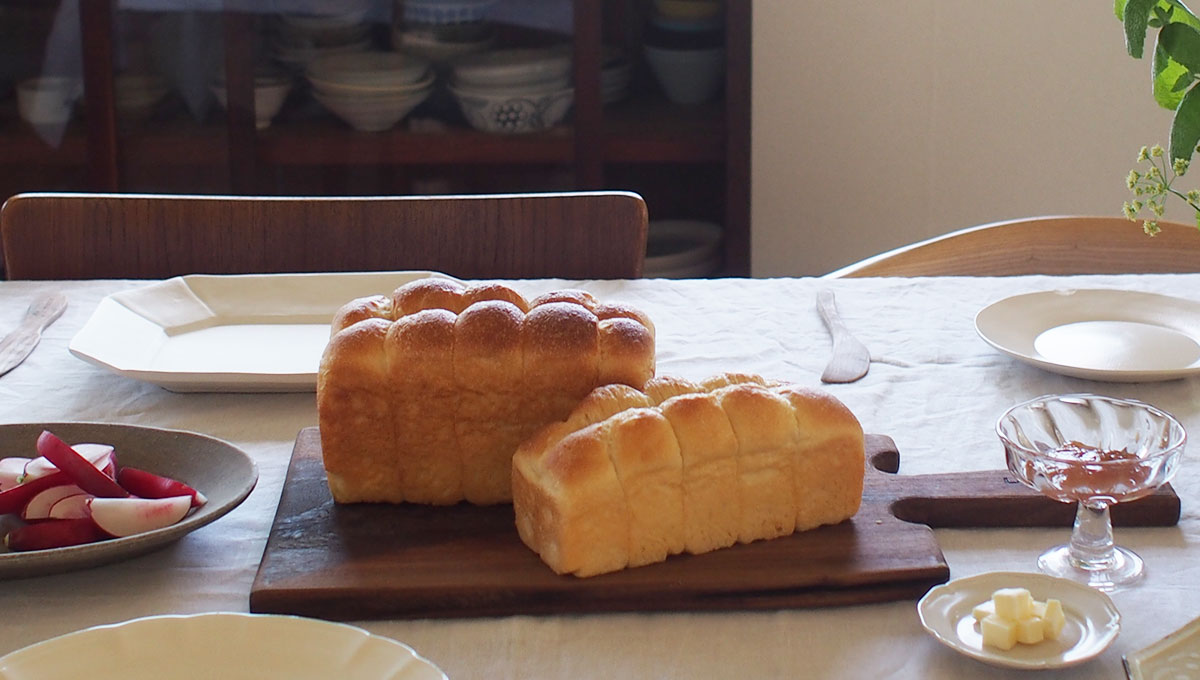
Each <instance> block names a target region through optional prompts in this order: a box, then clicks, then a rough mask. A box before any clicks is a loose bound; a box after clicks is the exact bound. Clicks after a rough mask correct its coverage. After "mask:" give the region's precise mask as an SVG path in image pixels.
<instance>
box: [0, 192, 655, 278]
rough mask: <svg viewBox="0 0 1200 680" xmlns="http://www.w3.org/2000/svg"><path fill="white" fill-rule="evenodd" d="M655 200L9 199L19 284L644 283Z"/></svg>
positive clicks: (7, 245)
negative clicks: (232, 278) (301, 275)
mask: <svg viewBox="0 0 1200 680" xmlns="http://www.w3.org/2000/svg"><path fill="white" fill-rule="evenodd" d="M646 220H647V215H646V205H645V203H644V202H643V201H642V199H641V197H640V196H638V195H636V194H632V193H627V192H580V193H552V194H511V195H509V194H506V195H474V196H430V197H424V196H419V197H418V196H399V197H345V196H341V197H328V198H327V197H263V196H253V197H240V196H178V195H137V194H56V193H30V194H19V195H16V196H13V197H12V198H9V199H8V201H7V202H5V204H4V206H3V207H2V208H0V238H2V240H3V253H4V263H5V267H6V270H7V277H8V278H9V279H111V278H139V279H142V278H148V279H161V278H168V277H172V276H178V275H183V274H247V273H280V272H344V271H389V270H405V269H430V270H435V271H440V272H444V273H446V274H450V275H452V276H457V277H460V278H464V279H473V278H504V279H522V278H569V279H601V278H636V277H639V276H641V274H642V264H643V262H644V261H645V254H646V229H647V221H646Z"/></svg>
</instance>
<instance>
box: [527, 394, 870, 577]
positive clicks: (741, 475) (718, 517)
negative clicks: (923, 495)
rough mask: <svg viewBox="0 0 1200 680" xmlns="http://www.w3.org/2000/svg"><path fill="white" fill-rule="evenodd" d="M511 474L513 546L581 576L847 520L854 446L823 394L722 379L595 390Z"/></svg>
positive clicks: (859, 461) (853, 497)
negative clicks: (519, 543) (605, 539)
mask: <svg viewBox="0 0 1200 680" xmlns="http://www.w3.org/2000/svg"><path fill="white" fill-rule="evenodd" d="M602 451H603V452H607V456H608V461H609V465H608V466H606V465H605V459H604V457H603V456H602V455H601V453H600V452H602ZM578 457H583V458H578ZM512 463H513V486H514V489H515V490H516V491H515V492H514V500H513V508H514V511H515V514H516V523H517V530H518V532H519V534H520V536H521V539H522V540H523V541H524V542H525V543H526V544H527V545H528V546H529V547H530V548H532V549H533V550H534V551H535V552H537V553H538V554H539V555H540V556H541V557H542V559H543V561H545V562H546V564H548V565H549V566H550V567H551V568H552V569H553V570H554V571H555V572H557V573H560V574H566V573H571V574H575V575H577V576H591V575H595V574H600V573H605V572H608V571H614V570H617V569H622V568H625V567H633V566H639V565H643V564H650V563H653V562H658V561H662V560H664V559H666V558H667V557H668V556H670V555H674V554H677V553H681V552H684V551H687V552H689V553H693V554H697V553H703V552H708V551H710V550H716V549H718V548H724V547H728V546H731V545H733V544H734V543H737V542H742V543H748V542H751V541H756V540H762V539H770V538H776V537H779V536H784V535H787V534H790V533H792V532H794V531H800V530H806V529H811V528H813V527H816V526H820V525H822V524H833V523H837V522H841V521H843V520H845V519H848V518H850V517H852V516H853V515H854V514H855V513H856V512H858V508H859V505H860V503H861V501H862V479H863V466H864V446H863V433H862V427H861V425H860V424H859V422H858V420H857V419H856V418H855V417H854V415H853V414H852V413H851V412H850V410H849V409H847V408H846V407H845V405H844V404H842V403H841V402H840V401H838V400H837V399H836V398H834V397H833V396H831V395H829V394H828V393H825V392H822V391H819V390H811V389H804V388H799V387H796V386H792V385H785V384H779V383H776V382H773V381H768V380H764V379H763V378H761V377H759V376H754V375H745V374H724V375H720V376H713V377H712V378H709V379H707V380H704V381H701V382H700V383H693V382H690V381H686V380H680V379H675V378H654V379H652V380H650V381H649V382H648V383H647V384H646V386H645V391H644V392H639V391H637V390H632V389H629V388H613V387H607V388H601V389H598V390H595V391H593V392H592V393H591V394H589V395H588V396H587V397H586V398H585V399H583V400H582V401H581V402H580V404H579V406H578V407H577V408H576V409H575V410H574V411H573V412H572V413H571V414H570V416H568V417H567V419H566V420H565V421H564V422H561V423H555V424H553V425H549V426H547V427H546V428H544V429H542V430H541V431H539V432H538V433H537V434H536V435H535V436H533V437H531V438H530V439H528V440H526V441H525V442H523V443H522V444H521V446H520V447H519V448H518V450H517V453H516V454H515V455H514V456H513V461H512ZM614 479H615V480H616V482H617V485H618V487H617V489H616V490H614V489H613V488H612V483H613V480H614ZM585 499H586V500H585ZM600 499H608V502H609V503H616V504H617V505H616V506H613V507H600V505H599V504H600V503H601V500H600ZM597 513H603V515H602V516H603V518H604V519H599V515H598V514H597ZM604 522H616V523H617V525H616V526H605V525H603V523H604ZM602 536H609V537H616V538H612V541H615V542H612V543H600V540H601V537H602ZM623 541H627V543H624V542H623ZM621 555H624V559H623V561H622V560H621V559H620V556H621Z"/></svg>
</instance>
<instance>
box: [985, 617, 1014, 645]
mask: <svg viewBox="0 0 1200 680" xmlns="http://www.w3.org/2000/svg"><path fill="white" fill-rule="evenodd" d="M979 630H980V632H982V633H983V644H985V645H991V646H992V647H995V648H997V649H1003V650H1005V651H1008V650H1010V649H1012V648H1013V647H1015V646H1016V645H1017V623H1016V621H1013V620H1010V619H1006V618H1003V617H1001V616H1000V615H998V614H989V615H988V616H985V617H984V618H983V620H982V621H980V622H979Z"/></svg>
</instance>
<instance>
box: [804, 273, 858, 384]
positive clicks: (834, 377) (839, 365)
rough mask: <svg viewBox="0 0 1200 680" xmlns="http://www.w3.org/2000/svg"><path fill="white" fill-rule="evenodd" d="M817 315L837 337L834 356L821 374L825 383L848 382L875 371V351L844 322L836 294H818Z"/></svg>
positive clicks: (832, 334) (834, 339)
mask: <svg viewBox="0 0 1200 680" xmlns="http://www.w3.org/2000/svg"><path fill="white" fill-rule="evenodd" d="M817 312H819V313H820V314H821V320H822V321H824V322H825V326H826V327H828V328H829V334H830V335H831V336H833V356H832V357H830V358H829V363H828V364H827V365H826V366H825V372H824V373H822V374H821V382H823V383H848V382H854V381H855V380H858V379H859V378H861V377H863V376H864V375H866V374H867V371H868V370H869V369H870V368H871V352H870V351H869V350H868V349H867V348H866V346H865V345H863V344H862V342H860V341H859V340H858V338H856V337H854V335H853V334H851V333H850V330H849V329H848V328H846V324H844V323H842V317H841V315H840V314H838V310H837V305H836V304H835V303H834V300H833V291H830V290H819V291H817Z"/></svg>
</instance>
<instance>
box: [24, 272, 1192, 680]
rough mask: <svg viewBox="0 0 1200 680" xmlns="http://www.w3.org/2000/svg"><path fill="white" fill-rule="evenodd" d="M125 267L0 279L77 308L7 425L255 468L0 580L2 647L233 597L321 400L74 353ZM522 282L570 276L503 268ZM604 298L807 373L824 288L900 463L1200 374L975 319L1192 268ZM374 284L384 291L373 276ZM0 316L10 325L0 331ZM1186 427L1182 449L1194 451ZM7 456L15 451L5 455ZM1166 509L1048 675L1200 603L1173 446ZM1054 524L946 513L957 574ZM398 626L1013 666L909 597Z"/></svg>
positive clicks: (722, 367)
mask: <svg viewBox="0 0 1200 680" xmlns="http://www.w3.org/2000/svg"><path fill="white" fill-rule="evenodd" d="M137 285H144V282H135V281H93V282H74V283H58V282H22V281H14V282H0V329H8V328H11V327H12V326H15V325H16V323H17V321H18V320H19V318H20V316H21V315H22V314H23V312H24V310H25V308H26V306H27V305H28V304H29V302H30V300H31V299H32V298H33V297H34V296H35V295H36V294H37V293H40V292H43V291H49V290H63V291H65V292H66V294H67V295H68V297H69V299H70V306H69V308H68V310H67V312H66V313H65V315H64V316H63V318H62V319H61V320H59V321H58V322H57V323H55V324H54V325H53V326H51V327H50V328H49V329H48V330H47V331H46V333H45V336H44V339H43V340H42V343H41V345H40V346H39V347H38V348H37V349H36V350H35V351H34V353H33V355H32V356H31V357H30V358H29V359H28V360H27V361H26V362H25V363H24V364H22V365H21V366H19V367H18V368H16V369H15V370H13V371H12V372H11V373H9V374H8V375H6V376H3V377H0V422H3V423H18V422H46V421H56V420H78V421H106V422H118V423H130V424H139V425H151V426H158V427H168V428H178V429H185V430H193V431H196V432H202V433H205V434H209V435H213V436H216V437H220V438H222V439H225V440H228V441H230V442H232V443H234V444H236V445H238V446H240V447H242V448H243V449H244V450H245V451H247V452H248V453H249V454H250V455H251V456H252V457H253V458H254V459H255V461H256V462H257V464H258V466H259V471H260V480H259V483H258V486H257V488H256V489H255V490H254V492H253V493H252V494H251V495H250V497H249V499H247V501H246V502H245V503H244V504H243V505H241V506H240V507H239V508H237V509H236V510H234V511H233V512H232V513H230V514H229V515H227V516H226V517H224V518H222V519H220V520H218V521H217V522H215V523H213V524H211V525H209V526H207V527H204V528H202V529H200V530H199V531H196V532H194V533H192V534H190V535H188V536H187V537H185V538H184V539H183V540H181V541H179V542H178V543H176V544H174V545H172V546H170V547H167V548H165V549H163V550H161V551H158V552H156V553H153V554H150V555H147V556H144V557H140V558H137V559H132V560H129V561H126V562H121V563H117V564H113V565H109V566H105V567H101V568H96V569H90V570H86V571H79V572H74V573H67V574H60V575H51V576H44V577H37V578H29V579H20V580H10V581H5V582H0V655H2V654H5V653H8V652H10V651H12V650H15V649H18V648H21V647H24V646H26V645H29V644H32V643H34V642H38V641H41V640H45V639H47V638H50V637H54V636H57V635H61V634H64V633H68V632H71V631H75V630H78V629H82V628H85V627H89V626H93V625H97V624H104V623H113V622H118V621H123V620H127V619H132V618H136V617H141V616H147V615H153V614H165V613H195V612H207V611H246V610H247V607H248V596H249V592H250V586H251V583H252V581H253V579H254V575H255V571H256V569H257V567H258V562H259V559H260V558H261V556H262V552H263V547H264V545H265V541H266V537H267V533H268V531H269V529H270V526H271V521H272V519H273V517H274V514H275V508H276V504H277V502H278V500H279V495H280V490H281V488H282V485H283V480H284V474H285V472H286V470H287V465H288V460H289V457H290V455H291V450H292V444H293V441H294V439H295V436H296V434H297V432H299V430H300V429H301V428H304V427H306V426H310V425H315V424H316V422H317V416H316V408H315V403H314V402H315V400H314V396H313V395H312V394H311V393H302V394H176V393H171V392H168V391H166V390H163V389H161V388H159V387H156V386H153V385H148V384H143V383H140V382H137V381H134V380H131V379H128V378H124V377H120V376H117V375H114V374H112V373H109V372H107V371H105V370H103V369H100V368H97V367H95V366H92V365H90V364H88V363H85V362H83V361H81V360H79V359H77V358H75V357H73V356H71V355H70V353H69V352H68V351H67V345H68V342H69V341H70V339H71V337H72V336H73V335H74V333H75V332H76V331H78V330H79V328H80V327H81V326H82V325H83V324H84V322H85V321H86V320H87V318H88V317H89V315H90V314H91V313H92V310H93V309H94V308H95V306H96V304H97V303H98V302H99V301H100V300H101V298H103V297H104V296H105V295H108V294H111V293H114V292H116V291H119V290H124V289H127V288H130V287H133V286H137ZM514 285H515V286H516V287H517V288H519V289H521V290H522V291H523V292H526V293H527V294H532V293H537V292H541V291H543V290H546V289H549V288H552V287H557V286H561V285H563V284H562V282H554V281H530V282H515V283H514ZM578 285H579V286H580V287H583V288H586V289H587V290H590V291H592V292H593V293H595V294H596V295H597V296H598V297H600V298H602V299H604V300H619V301H623V302H627V303H630V304H633V305H636V306H638V307H640V308H642V309H643V310H645V311H646V312H647V313H648V314H649V315H650V316H651V318H652V319H653V320H654V322H655V324H656V326H657V332H658V335H657V342H658V361H659V364H658V372H659V374H670V375H680V376H683V377H688V378H702V377H705V376H707V375H710V374H713V373H716V372H721V371H745V372H756V373H761V374H763V375H767V376H769V377H772V378H777V379H783V380H789V381H794V382H796V383H800V384H803V385H819V380H818V377H819V375H820V373H821V370H822V368H823V365H824V362H825V360H826V359H827V357H828V354H829V349H830V341H829V337H828V334H827V333H826V331H825V328H824V326H823V325H822V323H821V321H820V319H819V317H818V316H817V312H816V310H815V306H814V297H815V292H816V290H817V289H818V288H819V287H821V286H829V287H832V288H833V289H834V290H835V292H836V293H837V296H838V303H839V306H840V308H841V310H842V313H843V315H844V316H845V318H846V322H847V324H848V325H849V327H850V328H851V329H852V330H853V331H854V332H855V333H856V334H857V335H858V336H859V337H860V338H861V339H862V340H863V341H864V342H865V343H866V344H867V346H868V347H870V348H871V349H872V352H873V355H874V357H875V359H876V360H875V362H874V363H873V364H872V366H871V371H870V373H869V374H868V375H867V376H866V377H865V378H864V379H863V380H861V381H859V382H857V383H853V384H849V385H832V386H828V387H826V389H828V390H829V391H830V392H832V393H833V394H834V395H836V396H837V397H839V398H840V399H842V400H843V401H844V402H845V403H846V404H847V405H848V406H849V407H850V408H851V409H852V410H853V411H854V412H855V414H857V416H858V417H859V419H860V420H861V421H862V423H863V426H864V429H865V430H866V431H868V432H877V433H883V434H888V435H891V436H892V437H893V438H894V439H895V440H896V442H897V444H898V446H899V448H900V451H901V456H902V468H901V473H902V474H919V473H933V472H953V471H967V470H983V469H998V468H1002V467H1003V466H1004V459H1003V451H1002V449H1001V447H1000V445H999V443H998V441H997V439H996V435H995V433H994V423H995V420H996V418H997V416H999V414H1000V413H1001V412H1002V411H1003V410H1004V409H1005V408H1007V407H1008V406H1010V405H1012V404H1014V403H1016V402H1018V401H1022V400H1024V399H1026V398H1030V397H1033V396H1037V395H1039V394H1045V393H1057V392H1098V393H1102V394H1108V395H1112V396H1120V397H1132V398H1137V399H1142V400H1145V401H1148V402H1150V403H1153V404H1155V405H1157V406H1159V407H1161V408H1164V409H1166V410H1168V411H1170V412H1171V413H1173V414H1175V415H1176V416H1177V417H1179V418H1180V419H1181V420H1182V421H1183V423H1184V425H1185V426H1186V427H1188V428H1189V430H1190V431H1192V432H1194V433H1200V378H1190V379H1184V380H1175V381H1169V382H1160V383H1146V384H1122V383H1108V382H1093V381H1087V380H1081V379H1075V378H1069V377H1064V376H1060V375H1056V374H1052V373H1047V372H1044V371H1041V370H1039V369H1037V368H1033V367H1030V366H1027V365H1025V364H1022V363H1019V362H1017V361H1014V360H1012V359H1010V358H1008V357H1006V356H1004V355H1002V354H1000V353H998V352H996V351H995V350H993V349H992V348H991V347H989V346H988V345H987V344H985V343H984V342H983V341H982V340H981V339H980V338H979V337H978V336H977V335H976V333H975V330H974V325H973V318H974V315H975V313H976V312H977V311H978V310H979V309H981V308H982V307H983V306H985V305H987V304H989V303H991V302H994V301H996V300H999V299H1001V298H1003V297H1006V296H1009V295H1012V294H1015V293H1021V292H1029V291H1036V290H1045V289H1054V288H1070V287H1074V288H1085V287H1087V288H1091V287H1101V288H1122V289H1129V290H1141V291H1148V292H1158V293H1165V294H1171V295H1176V296H1181V297H1187V298H1191V299H1197V300H1200V275H1150V276H1086V277H1058V278H1052V277H1017V278H1003V279H1001V278H979V279H972V278H945V279H858V280H841V281H822V280H818V279H769V280H752V279H728V280H712V281H706V280H696V281H662V280H639V281H600V282H580V283H579V284H578ZM381 292H386V291H381ZM0 334H2V333H0ZM1196 446H1197V445H1196V444H1195V443H1193V444H1192V448H1193V449H1195V448H1196ZM4 455H12V454H4ZM1175 488H1176V490H1177V492H1178V493H1179V495H1180V496H1181V497H1182V501H1183V516H1182V519H1181V521H1180V523H1179V525H1178V526H1177V527H1171V528H1143V529H1128V528H1126V529H1121V528H1118V529H1117V534H1116V538H1117V541H1118V542H1119V543H1121V544H1123V545H1128V546H1129V547H1131V548H1133V549H1135V550H1136V551H1138V552H1139V553H1140V554H1141V555H1142V556H1143V557H1144V558H1145V560H1146V564H1147V570H1148V574H1147V577H1146V579H1145V580H1144V581H1143V582H1142V583H1140V584H1139V585H1137V586H1136V587H1133V588H1130V589H1127V590H1122V591H1119V592H1117V593H1115V594H1114V595H1113V600H1114V601H1115V602H1116V604H1117V606H1118V608H1119V609H1120V611H1121V614H1122V617H1123V618H1122V630H1121V634H1120V636H1119V637H1118V638H1117V640H1116V642H1115V643H1114V644H1113V646H1112V647H1111V648H1109V650H1108V651H1106V652H1105V653H1104V654H1103V655H1102V656H1101V657H1100V658H1099V659H1097V660H1095V661H1093V662H1090V663H1087V664H1084V665H1083V666H1080V667H1077V668H1073V669H1069V670H1064V671H1058V672H1055V673H1054V677H1060V678H1122V677H1124V672H1123V670H1122V668H1121V655H1122V654H1124V653H1126V652H1129V651H1132V650H1136V649H1139V648H1141V647H1143V646H1145V645H1147V644H1149V643H1151V642H1153V641H1155V640H1157V639H1159V638H1160V637H1162V636H1163V635H1166V634H1167V633H1169V632H1171V631H1173V630H1175V629H1177V628H1179V627H1180V626H1182V625H1183V624H1184V623H1186V622H1187V621H1189V620H1190V619H1192V618H1194V617H1196V616H1198V615H1200V587H1198V586H1197V584H1200V560H1198V558H1200V546H1198V544H1200V516H1198V514H1197V508H1198V507H1200V462H1198V461H1197V451H1195V450H1193V451H1191V452H1189V453H1188V454H1185V459H1184V463H1183V465H1182V468H1181V471H1180V473H1179V475H1178V477H1177V479H1176V481H1175ZM1068 531H1069V530H1068V529H1066V528H1062V529H998V530H984V529H972V530H938V531H937V532H936V535H937V538H938V540H939V542H940V544H941V546H942V549H943V551H944V553H945V556H946V559H947V561H948V562H949V565H950V569H951V577H952V578H958V577H962V576H968V575H971V574H975V573H979V572H984V571H994V570H1016V571H1034V570H1036V566H1035V563H1034V560H1035V558H1036V556H1037V554H1038V553H1039V552H1041V551H1042V550H1043V549H1044V548H1046V547H1048V546H1050V545H1052V544H1055V543H1058V542H1062V541H1065V540H1066V538H1067V535H1068ZM354 623H357V624H358V625H362V626H363V627H365V628H367V629H369V630H371V631H372V632H375V633H379V634H383V635H387V636H390V637H392V638H395V639H397V640H400V641H402V642H405V643H407V644H409V645H411V646H413V647H414V648H415V649H416V650H417V651H418V652H419V653H421V654H422V655H424V656H426V657H427V658H429V659H430V660H431V661H433V662H434V663H435V664H437V665H438V666H439V667H441V668H442V669H443V670H444V671H446V673H447V674H448V675H449V676H450V677H451V678H462V679H466V678H490V679H495V680H504V679H509V678H512V679H517V678H564V679H565V678H572V679H582V678H744V677H754V678H785V677H787V678H792V677H795V678H801V677H802V678H963V677H972V678H1007V677H1012V678H1016V677H1026V676H1025V675H1024V674H1023V673H1022V672H1019V671H1009V670H1003V669H997V668H993V667H990V666H986V665H983V664H981V663H979V662H977V661H974V660H971V659H968V658H966V657H963V656H960V655H958V654H957V653H955V652H954V651H952V650H950V649H948V648H946V647H943V646H942V645H941V644H939V643H938V642H936V641H935V640H934V639H933V638H932V637H930V636H928V635H926V634H925V632H924V631H923V630H922V628H921V626H920V624H919V622H918V619H917V614H916V607H915V602H914V601H902V602H892V603H885V604H874V605H863V606H854V607H840V608H827V609H811V610H785V611H767V612H762V611H757V612H727V613H639V614H603V615H573V616H541V617H532V616H513V617H504V618H485V619H460V620H388V621H362V622H354Z"/></svg>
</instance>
